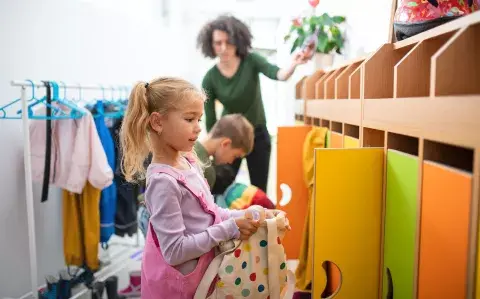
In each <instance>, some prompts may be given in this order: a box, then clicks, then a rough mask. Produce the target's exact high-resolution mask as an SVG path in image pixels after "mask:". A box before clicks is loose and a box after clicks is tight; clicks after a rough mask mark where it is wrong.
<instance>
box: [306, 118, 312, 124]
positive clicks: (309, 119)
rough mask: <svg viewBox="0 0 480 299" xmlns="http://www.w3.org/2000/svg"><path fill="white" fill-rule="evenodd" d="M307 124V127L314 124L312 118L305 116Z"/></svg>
mask: <svg viewBox="0 0 480 299" xmlns="http://www.w3.org/2000/svg"><path fill="white" fill-rule="evenodd" d="M305 124H306V125H312V124H313V118H312V117H310V116H305Z"/></svg>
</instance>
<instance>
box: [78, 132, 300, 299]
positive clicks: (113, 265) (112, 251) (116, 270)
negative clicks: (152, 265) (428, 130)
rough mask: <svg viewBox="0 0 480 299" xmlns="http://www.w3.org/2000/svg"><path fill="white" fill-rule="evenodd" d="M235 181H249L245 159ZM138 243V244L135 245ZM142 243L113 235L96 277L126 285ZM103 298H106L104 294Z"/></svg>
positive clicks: (272, 179) (292, 263)
mask: <svg viewBox="0 0 480 299" xmlns="http://www.w3.org/2000/svg"><path fill="white" fill-rule="evenodd" d="M276 149H277V146H276V138H275V136H272V155H271V158H270V161H271V162H270V175H269V180H268V188H267V194H268V196H269V197H270V198H271V199H272V201H273V202H274V203H276V201H277V200H276V164H277V163H276ZM237 181H239V182H242V183H246V184H248V183H249V177H248V168H247V165H246V161H245V160H244V162H243V163H242V165H241V168H240V171H239V174H238V176H237ZM137 244H138V245H137ZM143 244H144V239H143V234H142V233H140V234H139V238H138V240H137V237H136V236H133V237H132V238H120V237H117V236H114V237H113V238H112V240H111V241H110V246H109V249H108V251H103V252H102V253H101V259H102V260H110V265H109V266H107V267H105V268H104V269H102V271H99V273H98V275H97V278H98V279H99V280H105V279H106V278H108V277H110V276H111V275H116V276H118V285H119V290H120V289H122V288H124V287H126V286H128V283H129V273H130V272H131V271H138V270H140V265H141V258H142V248H143ZM297 264H298V261H297V260H289V261H287V266H288V268H289V269H291V270H292V271H295V269H296V267H297ZM74 293H75V295H74V296H73V297H72V298H82V299H86V298H91V297H90V296H91V295H90V292H89V291H88V290H86V289H84V288H83V287H82V288H78V289H77V290H75V292H74ZM104 298H107V297H106V295H105V296H104Z"/></svg>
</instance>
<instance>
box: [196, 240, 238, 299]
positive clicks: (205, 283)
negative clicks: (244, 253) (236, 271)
mask: <svg viewBox="0 0 480 299" xmlns="http://www.w3.org/2000/svg"><path fill="white" fill-rule="evenodd" d="M235 243H236V244H235V245H236V246H235V247H233V248H232V249H230V250H227V251H224V252H222V253H220V254H219V255H217V256H216V257H215V258H214V259H213V260H212V261H211V262H210V265H208V268H207V271H205V274H203V277H202V280H201V281H200V284H199V285H198V287H197V290H196V291H195V296H194V297H193V298H194V299H206V298H207V295H208V291H209V290H210V285H211V284H212V282H213V280H214V279H215V277H216V276H217V274H218V269H220V265H221V264H222V261H223V257H224V256H225V255H227V254H229V253H232V252H234V251H235V250H236V249H237V248H238V247H240V245H241V244H242V242H241V241H237V242H235Z"/></svg>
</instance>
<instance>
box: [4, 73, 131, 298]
mask: <svg viewBox="0 0 480 299" xmlns="http://www.w3.org/2000/svg"><path fill="white" fill-rule="evenodd" d="M11 85H12V86H15V87H20V88H21V96H20V102H21V105H22V124H23V138H24V150H23V156H24V167H25V192H26V194H25V195H26V197H25V200H26V204H27V225H28V248H29V252H30V282H31V289H32V298H38V287H39V285H38V279H37V275H38V266H37V265H38V264H37V245H36V241H35V214H34V201H33V182H32V160H31V150H30V134H29V122H28V119H29V118H28V103H27V102H28V100H27V98H26V88H27V87H30V88H36V87H45V85H44V84H43V82H35V81H33V82H30V81H12V82H11ZM60 88H65V89H79V90H100V91H105V89H107V90H114V89H115V88H112V87H111V86H109V87H104V86H102V85H74V84H63V83H62V85H61V86H60ZM121 88H122V89H123V88H125V87H124V86H122V87H121ZM117 89H119V88H117ZM136 242H137V246H138V244H139V242H140V241H139V234H138V232H137V241H136Z"/></svg>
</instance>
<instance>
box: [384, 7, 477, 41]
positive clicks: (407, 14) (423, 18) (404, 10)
mask: <svg viewBox="0 0 480 299" xmlns="http://www.w3.org/2000/svg"><path fill="white" fill-rule="evenodd" d="M479 6H480V0H402V1H401V3H400V5H399V6H398V8H397V10H396V12H395V16H394V23H393V24H394V25H393V27H394V31H395V36H396V38H397V40H403V39H406V38H409V37H411V36H414V35H416V34H419V33H421V32H423V31H427V30H429V29H432V28H434V27H436V26H438V25H441V24H444V23H447V22H449V21H451V20H453V19H456V18H458V17H461V16H464V15H467V14H470V13H472V12H474V11H476V10H478V9H479Z"/></svg>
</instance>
